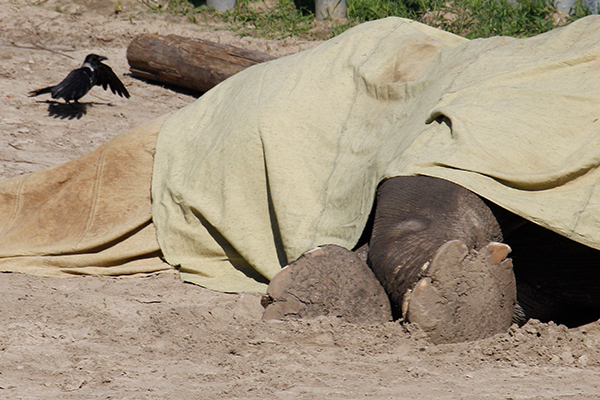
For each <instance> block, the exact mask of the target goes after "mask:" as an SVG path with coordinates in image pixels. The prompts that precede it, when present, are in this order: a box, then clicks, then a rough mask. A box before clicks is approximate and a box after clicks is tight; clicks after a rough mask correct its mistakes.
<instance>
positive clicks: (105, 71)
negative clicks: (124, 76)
mask: <svg viewBox="0 0 600 400" xmlns="http://www.w3.org/2000/svg"><path fill="white" fill-rule="evenodd" d="M96 85H98V86H102V89H104V90H106V87H107V86H108V87H110V90H112V92H113V93H116V94H118V95H119V96H121V97H123V96H125V97H127V98H129V97H130V96H129V92H128V91H127V89H126V88H125V85H123V82H121V81H120V80H119V78H118V77H117V75H115V73H114V72H113V70H112V69H111V68H110V67H109V66H108V65H106V64H102V63H100V65H99V66H98V76H97V78H96Z"/></svg>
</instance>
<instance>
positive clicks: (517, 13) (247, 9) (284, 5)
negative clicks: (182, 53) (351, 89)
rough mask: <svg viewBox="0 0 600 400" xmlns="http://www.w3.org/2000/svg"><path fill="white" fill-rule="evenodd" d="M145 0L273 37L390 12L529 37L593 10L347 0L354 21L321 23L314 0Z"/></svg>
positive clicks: (539, 4) (483, 33) (459, 29)
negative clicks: (223, 6)
mask: <svg viewBox="0 0 600 400" xmlns="http://www.w3.org/2000/svg"><path fill="white" fill-rule="evenodd" d="M139 1H140V2H141V3H142V4H144V5H145V6H146V7H147V9H148V10H150V11H154V12H170V13H174V14H180V15H186V16H187V17H188V19H189V20H190V21H193V22H195V21H199V20H208V19H213V20H214V19H217V20H220V21H222V22H225V23H226V24H228V26H229V29H233V30H235V31H237V32H238V33H239V34H240V35H251V36H262V37H267V38H270V39H280V38H284V37H290V36H297V37H302V38H306V39H327V38H329V37H332V36H335V35H337V34H339V33H341V32H343V31H344V30H346V29H348V28H350V27H352V26H354V25H357V24H359V23H362V22H366V21H372V20H376V19H380V18H385V17H388V16H398V17H404V18H410V19H414V20H417V21H421V22H423V23H426V24H428V25H431V26H434V27H437V28H440V29H444V30H446V31H449V32H453V33H456V34H459V35H462V36H465V37H468V38H482V37H483V38H485V37H490V36H497V35H506V36H516V37H528V36H533V35H536V34H539V33H543V32H546V31H548V30H550V29H552V28H554V27H556V26H557V25H560V24H564V23H568V22H571V21H573V20H575V19H577V18H581V17H583V16H585V15H587V13H588V12H587V10H586V9H585V8H584V7H583V6H582V3H581V2H579V3H578V4H577V6H576V8H575V10H574V13H573V15H572V16H568V18H567V19H566V21H561V22H559V23H557V22H556V21H555V20H554V18H553V17H556V15H557V14H556V11H555V10H554V8H553V7H552V6H550V5H549V4H548V2H547V1H545V0H517V1H516V2H515V3H510V2H509V1H508V0H347V5H348V22H346V23H338V22H335V21H325V22H320V23H317V22H315V20H314V14H313V10H314V0H295V1H294V0H272V4H271V3H266V2H265V0H238V3H237V6H236V8H235V10H232V11H227V12H224V13H218V12H216V11H214V10H210V9H209V8H207V7H206V5H205V3H204V2H201V1H198V0H195V1H191V0H162V1H160V2H159V1H158V0H139ZM269 1H271V0H269ZM563 17H564V16H563Z"/></svg>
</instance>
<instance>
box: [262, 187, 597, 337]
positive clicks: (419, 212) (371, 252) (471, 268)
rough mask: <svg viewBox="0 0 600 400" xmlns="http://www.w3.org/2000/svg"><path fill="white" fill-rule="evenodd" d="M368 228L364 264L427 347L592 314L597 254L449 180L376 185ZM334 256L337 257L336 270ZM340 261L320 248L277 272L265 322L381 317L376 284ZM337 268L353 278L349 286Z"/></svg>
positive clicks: (384, 315)
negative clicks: (312, 256) (424, 334)
mask: <svg viewBox="0 0 600 400" xmlns="http://www.w3.org/2000/svg"><path fill="white" fill-rule="evenodd" d="M370 230H371V232H370V238H369V243H368V244H369V246H368V259H367V261H368V264H369V266H370V267H371V269H372V271H373V272H374V275H375V276H376V278H377V281H378V282H379V283H380V284H381V286H382V287H383V288H384V289H385V293H386V294H387V296H388V297H389V301H390V304H391V312H392V314H393V316H394V318H403V319H405V320H407V321H409V322H417V323H418V324H419V325H420V326H421V327H422V328H423V329H424V330H425V331H426V332H427V333H428V335H429V337H430V338H431V340H432V341H434V342H438V343H442V342H456V341H462V340H471V339H477V338H482V337H485V336H489V335H491V334H495V333H498V332H502V331H506V330H507V329H508V327H509V326H510V325H511V322H517V323H521V324H522V323H524V322H525V321H526V320H527V319H529V318H536V319H540V320H542V321H549V320H553V321H555V322H557V323H563V324H566V325H579V324H583V323H587V322H590V321H594V320H597V319H598V318H600V295H599V291H598V289H597V288H598V285H599V284H600V271H599V270H597V269H596V268H595V267H596V266H597V265H598V264H599V262H600V252H599V251H597V250H594V249H591V248H589V247H587V246H584V245H582V244H579V243H576V242H574V241H571V240H569V239H567V238H565V237H563V236H560V235H558V234H556V233H554V232H551V231H549V230H546V229H544V228H541V227H539V226H537V225H535V224H533V223H531V222H529V221H526V220H524V219H522V218H520V217H518V216H516V215H515V214H512V213H510V212H508V211H506V210H504V209H502V208H500V207H499V206H497V205H495V204H493V203H491V202H488V201H486V200H484V199H482V198H480V197H479V196H477V195H475V194H474V193H472V192H471V191H469V190H467V189H465V188H463V187H461V186H459V185H457V184H454V183H451V182H449V181H446V180H442V179H439V178H432V177H427V176H413V177H396V178H391V179H388V180H386V181H384V182H383V183H382V184H381V185H380V187H379V190H378V196H377V204H376V210H375V213H374V221H373V225H372V228H371V229H370ZM504 243H506V244H504ZM509 246H510V247H509ZM511 249H512V259H513V260H514V261H515V268H514V274H513V265H512V260H511V259H507V258H506V256H507V255H508V254H509V252H511ZM340 251H342V253H340ZM335 257H337V258H344V257H346V259H345V261H344V262H342V264H343V265H342V266H341V267H340V265H339V263H336V262H335V261H334V260H333V258H335ZM348 257H349V256H348V255H345V254H344V253H343V249H341V248H340V249H338V250H337V253H336V252H335V251H334V252H332V251H331V250H329V251H328V252H321V256H320V257H317V259H316V260H315V261H313V262H310V261H308V262H307V259H306V258H301V259H299V260H298V261H296V262H295V263H292V264H291V265H290V266H289V267H288V268H285V269H284V270H282V272H280V273H279V274H277V275H276V276H275V278H274V279H273V280H272V282H271V284H270V285H269V289H268V296H269V298H268V299H267V301H266V303H265V304H264V305H265V307H266V310H265V314H264V318H267V319H268V318H281V317H284V316H286V315H294V316H316V315H338V316H342V317H344V318H346V319H348V320H357V319H358V320H360V319H361V318H362V317H364V316H367V317H366V318H367V319H371V320H372V319H377V318H379V319H383V320H385V319H389V316H390V314H389V312H390V310H389V308H387V307H386V304H385V300H382V295H381V293H377V290H380V289H378V286H379V285H378V284H377V283H374V282H375V279H374V278H373V277H372V276H370V275H369V272H366V271H365V269H366V268H364V267H363V268H362V269H361V266H357V265H358V264H359V263H360V260H357V259H358V257H354V258H352V257H350V258H348ZM340 268H342V269H345V268H347V269H348V270H347V271H344V270H342V271H340ZM357 268H358V269H357ZM357 271H358V272H357ZM346 272H347V273H348V275H354V277H355V279H353V280H352V282H350V283H349V282H346V281H344V280H345V279H346V277H345V276H344V275H345V274H346ZM308 276H310V277H311V278H310V279H307V277H308ZM341 276H344V277H342V278H340V277H341ZM515 278H516V279H515ZM317 281H318V282H320V283H319V284H315V282H317ZM342 281H344V282H342ZM340 286H346V287H345V288H343V289H342V290H341V292H340ZM348 286H351V287H348ZM336 290H337V292H336ZM330 292H333V294H332V293H330ZM357 297H358V298H357ZM383 297H385V296H383ZM344 308H345V309H344ZM369 308H370V309H369ZM363 319H364V318H363Z"/></svg>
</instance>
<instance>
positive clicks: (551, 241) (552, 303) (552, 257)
mask: <svg viewBox="0 0 600 400" xmlns="http://www.w3.org/2000/svg"><path fill="white" fill-rule="evenodd" d="M506 240H507V242H508V243H509V244H510V246H511V248H512V249H513V253H512V258H513V260H514V263H515V269H514V271H515V276H516V279H517V299H518V302H519V305H520V307H521V308H522V310H523V312H524V316H525V318H535V319H539V320H541V321H544V322H546V321H554V322H556V323H562V324H565V325H567V326H577V325H581V324H585V323H588V322H592V321H596V320H598V319H600V290H598V288H599V287H600V251H598V250H595V249H592V248H590V247H587V246H584V245H582V244H580V243H577V242H574V241H572V240H569V239H567V238H565V237H563V236H561V235H559V234H557V233H554V232H552V231H550V230H547V229H545V228H542V227H540V226H538V225H535V224H533V223H528V224H526V225H523V226H522V227H520V228H518V229H516V230H514V231H513V232H511V233H510V234H508V235H507V238H506Z"/></svg>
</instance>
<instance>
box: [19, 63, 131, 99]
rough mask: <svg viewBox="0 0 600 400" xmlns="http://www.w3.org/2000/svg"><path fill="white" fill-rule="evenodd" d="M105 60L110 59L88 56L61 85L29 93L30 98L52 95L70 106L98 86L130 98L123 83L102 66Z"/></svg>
mask: <svg viewBox="0 0 600 400" xmlns="http://www.w3.org/2000/svg"><path fill="white" fill-rule="evenodd" d="M104 60H108V58H106V57H104V56H99V55H97V54H88V56H87V57H86V58H85V61H84V62H83V65H82V66H81V68H77V69H75V70H73V71H71V72H70V73H69V75H67V77H66V78H65V79H64V80H63V81H62V82H61V83H59V84H58V85H56V86H48V87H45V88H42V89H36V90H32V91H31V92H29V97H33V96H39V95H40V94H44V93H51V94H52V98H53V99H58V98H63V99H65V101H66V102H67V103H68V104H71V103H70V101H71V100H73V101H74V102H75V103H77V100H79V99H80V98H82V97H83V96H85V94H86V93H87V92H89V91H90V89H91V88H92V87H94V86H96V85H97V86H102V88H103V89H104V90H106V87H107V86H108V87H110V90H112V92H113V93H115V94H118V95H119V96H121V97H123V96H125V97H126V98H129V97H130V96H129V92H128V91H127V89H126V88H125V85H123V82H121V81H120V80H119V78H118V77H117V75H115V73H114V72H113V70H112V69H111V68H110V67H109V66H108V65H106V64H102V61H104Z"/></svg>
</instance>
